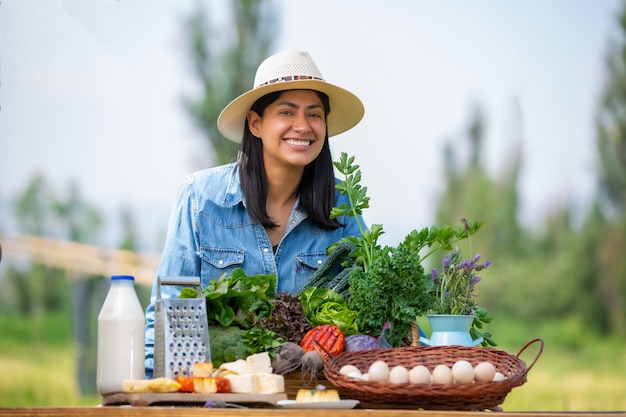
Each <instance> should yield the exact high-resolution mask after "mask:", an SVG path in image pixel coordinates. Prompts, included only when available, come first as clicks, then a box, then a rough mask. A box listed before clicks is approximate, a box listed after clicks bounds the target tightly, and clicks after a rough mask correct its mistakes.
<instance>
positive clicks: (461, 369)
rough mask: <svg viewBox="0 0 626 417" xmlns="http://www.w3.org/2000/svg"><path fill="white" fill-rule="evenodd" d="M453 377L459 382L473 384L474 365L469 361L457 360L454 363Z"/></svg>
mask: <svg viewBox="0 0 626 417" xmlns="http://www.w3.org/2000/svg"><path fill="white" fill-rule="evenodd" d="M452 377H453V378H454V381H455V382H456V383H457V384H471V383H472V382H473V381H474V367H473V366H472V364H471V363H469V362H468V361H456V362H455V363H454V365H452Z"/></svg>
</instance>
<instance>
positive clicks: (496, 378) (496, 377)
mask: <svg viewBox="0 0 626 417" xmlns="http://www.w3.org/2000/svg"><path fill="white" fill-rule="evenodd" d="M493 380H494V381H496V382H498V381H504V380H505V377H504V374H503V373H502V372H496V374H495V375H494V376H493Z"/></svg>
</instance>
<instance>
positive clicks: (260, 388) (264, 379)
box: [256, 373, 285, 394]
mask: <svg viewBox="0 0 626 417" xmlns="http://www.w3.org/2000/svg"><path fill="white" fill-rule="evenodd" d="M280 392H285V377H284V376H282V375H278V374H268V373H258V374H256V394H278V393H280Z"/></svg>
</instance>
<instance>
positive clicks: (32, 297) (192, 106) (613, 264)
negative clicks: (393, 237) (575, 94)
mask: <svg viewBox="0 0 626 417" xmlns="http://www.w3.org/2000/svg"><path fill="white" fill-rule="evenodd" d="M197 4H198V8H197V9H196V10H195V12H193V13H192V14H191V15H189V18H188V20H187V21H186V22H185V27H186V28H187V41H188V44H187V47H188V52H189V57H190V62H191V63H192V65H191V67H192V69H193V72H194V76H195V77H196V78H197V79H198V80H200V82H201V85H202V89H203V91H202V94H201V95H200V97H199V98H195V99H194V98H191V97H183V98H182V102H183V105H184V106H185V108H186V109H188V112H189V116H190V119H191V121H192V122H193V123H195V124H196V125H198V126H200V127H201V128H202V129H203V130H204V132H205V134H206V135H205V136H206V139H207V142H206V144H207V155H211V159H212V163H213V164H214V165H217V164H221V163H224V162H228V161H231V160H233V158H234V156H235V152H236V148H235V147H234V146H233V144H232V143H231V142H230V141H227V140H225V139H224V138H223V137H221V135H219V133H218V132H217V130H216V128H215V122H216V119H217V116H218V114H219V111H220V110H221V109H222V108H223V107H224V105H225V104H226V103H227V102H228V101H229V100H230V99H231V98H232V97H234V96H237V95H238V94H240V93H241V92H243V91H245V90H246V89H247V88H248V84H249V80H250V79H252V78H253V77H254V71H255V69H256V65H257V63H258V62H259V61H260V60H261V59H262V58H263V57H265V56H267V55H269V53H271V51H272V41H271V40H272V39H273V38H274V35H271V36H270V35H269V34H270V33H272V32H273V31H275V30H276V28H277V26H278V24H279V18H278V16H279V14H278V13H277V10H276V4H275V3H274V2H273V1H264V0H247V1H231V2H229V4H230V12H231V18H232V19H233V25H232V32H231V33H222V32H220V34H219V36H218V35H217V34H215V33H214V32H213V29H212V27H211V23H210V21H209V20H207V19H206V11H205V10H203V8H202V6H201V3H199V2H198V3H197ZM617 21H618V24H619V28H620V32H619V34H620V36H621V37H620V38H619V39H618V40H616V42H614V44H613V45H612V48H611V53H610V54H609V56H607V60H606V85H605V87H604V90H603V91H602V97H603V100H602V103H601V105H600V106H599V108H598V109H597V114H596V121H597V123H596V145H597V146H596V149H597V161H598V163H597V166H596V169H597V171H598V172H597V178H598V183H597V187H596V189H597V194H596V195H595V198H594V200H593V201H592V202H591V204H589V207H590V208H589V210H588V211H587V212H585V213H579V212H574V211H573V209H572V208H570V207H557V208H555V209H554V210H553V212H552V213H551V214H550V216H549V217H548V220H547V221H546V222H545V223H544V224H534V225H533V226H532V228H531V227H528V226H523V225H522V224H521V223H520V221H519V218H518V207H519V197H518V188H517V185H518V182H519V180H520V178H519V175H520V166H521V164H522V163H523V161H522V160H521V158H522V156H521V155H522V153H521V152H520V148H521V138H522V136H523V132H522V131H521V129H522V127H523V122H522V119H523V115H522V114H521V113H520V114H519V115H518V116H519V126H520V131H519V132H518V133H519V139H520V142H519V143H517V144H513V145H512V146H511V147H510V153H509V154H508V155H502V158H506V160H507V163H506V164H503V166H505V167H506V168H505V170H504V171H503V172H500V173H499V174H498V175H497V176H495V177H493V176H490V175H489V174H488V173H487V171H486V169H485V168H484V166H483V161H482V160H481V155H482V154H483V151H484V150H483V149H482V145H483V132H484V130H485V119H486V115H484V114H483V112H482V110H481V108H480V103H476V105H475V106H474V107H473V108H471V109H470V114H471V122H470V123H469V125H468V126H467V130H466V133H465V137H464V138H462V139H463V143H464V148H463V149H464V150H463V151H461V150H460V149H459V147H458V146H456V147H455V146H453V145H452V142H451V144H450V146H448V147H447V148H446V149H445V155H444V157H445V158H444V160H445V166H444V170H443V171H444V172H442V175H444V176H445V179H446V186H445V187H444V188H442V190H441V194H440V196H439V201H438V204H437V210H436V216H435V218H436V223H437V224H443V223H452V224H456V223H457V222H458V220H459V218H460V217H466V218H468V219H470V220H484V221H485V224H484V226H483V229H482V230H481V232H480V233H479V234H478V235H476V237H475V238H474V239H473V240H472V244H473V248H472V251H473V252H475V253H480V254H481V255H482V256H483V259H486V260H490V261H492V262H493V266H492V267H491V268H489V269H488V270H486V271H484V274H483V279H482V281H481V284H480V287H479V292H480V294H479V297H480V303H481V304H482V305H484V306H485V307H487V308H488V309H489V310H490V312H491V313H492V315H493V316H494V321H493V323H492V324H491V325H490V328H489V329H488V330H490V331H491V332H492V333H493V334H494V337H495V339H496V341H498V342H499V344H500V346H499V347H500V348H502V349H506V350H507V351H509V352H511V353H516V352H517V351H518V349H519V348H520V347H522V346H523V345H524V343H526V342H527V341H529V340H530V339H532V338H535V337H541V338H543V339H544V340H545V341H546V349H545V351H544V353H543V357H542V358H540V360H539V361H538V363H537V365H536V366H535V367H534V368H533V370H532V372H531V373H530V374H529V383H527V385H526V386H524V387H522V388H518V389H516V390H514V392H513V393H512V394H510V395H509V397H508V398H507V402H506V403H505V405H504V408H505V410H506V411H514V410H538V409H541V410H562V411H568V410H576V411H578V410H599V411H601V410H616V409H621V410H624V409H626V403H625V401H626V400H625V398H626V395H625V394H626V388H625V387H624V384H623V371H624V369H626V354H625V353H624V350H623V344H624V342H625V341H626V257H625V256H624V253H626V215H625V211H624V208H625V207H624V206H625V204H626V172H625V169H626V41H625V39H626V37H625V35H626V8H625V9H624V10H623V11H622V12H621V15H620V16H618V18H617ZM455 143H458V142H455ZM533 151H534V152H541V150H540V149H536V150H533ZM554 169H558V166H556V165H555V166H554ZM10 207H11V208H12V213H11V215H12V217H13V218H14V221H15V222H16V223H17V225H18V230H19V231H20V233H21V234H24V235H35V236H47V237H53V238H57V239H63V240H71V241H75V242H82V243H89V244H94V245H97V244H98V243H99V242H100V238H101V234H102V231H103V229H104V228H106V227H107V225H106V224H104V222H103V220H102V219H103V217H102V216H101V215H100V213H99V212H98V208H97V207H94V206H92V205H90V204H89V202H87V201H84V199H83V198H82V197H81V194H80V190H79V189H78V188H77V187H76V186H75V185H72V184H70V185H69V186H68V187H67V189H66V190H62V191H61V192H59V191H58V190H55V189H54V188H53V187H52V185H51V184H48V183H47V182H46V179H45V177H44V176H36V177H34V178H33V180H32V181H31V183H30V184H29V186H28V187H27V188H26V189H25V190H24V191H23V192H22V193H21V194H20V195H16V196H14V198H12V199H11V201H10ZM3 221H6V220H5V219H0V231H1V230H2V222H3ZM119 221H120V223H121V224H122V225H123V228H124V235H123V236H121V238H120V243H119V248H120V249H127V250H137V249H138V248H137V247H136V242H137V240H138V237H137V235H136V231H135V228H134V227H133V224H134V221H133V213H131V212H129V211H128V210H125V209H122V210H121V211H120V215H119ZM383 223H384V219H383ZM423 226H427V225H423ZM407 232H408V231H407ZM10 250H11V248H10V247H4V252H5V259H4V261H3V263H6V265H3V271H4V272H3V275H2V276H1V277H0V333H1V334H2V340H1V341H0V368H1V369H3V370H4V373H5V375H18V374H19V375H28V376H26V377H24V378H23V379H20V378H17V377H16V378H17V379H16V378H14V377H11V379H10V383H5V382H0V405H18V406H19V405H73V404H94V403H98V402H99V397H98V395H97V393H96V389H95V343H96V340H95V333H96V326H95V325H96V319H97V314H98V312H99V309H100V306H101V304H102V301H103V299H104V296H105V294H106V291H107V289H108V280H107V279H105V278H108V277H102V276H72V275H71V274H70V273H68V272H67V271H65V270H62V269H54V268H49V267H45V266H43V265H39V264H37V263H24V262H21V263H20V262H17V263H15V262H10V261H8V260H7V259H6V257H7V256H6V255H7V252H9V251H10ZM137 289H138V292H139V296H140V299H141V301H142V304H143V306H144V307H145V306H147V304H148V300H149V291H150V288H148V287H145V286H142V285H138V286H137ZM533 354H534V352H533V353H530V354H528V356H524V357H522V358H523V359H524V360H526V361H527V362H530V361H531V360H532V359H533ZM620 369H621V372H620ZM33 375H37V377H36V378H34V377H33ZM570 377H574V381H576V383H573V384H563V381H564V380H565V379H567V378H570ZM35 381H36V384H34V382H35ZM531 398H532V401H530V399H531Z"/></svg>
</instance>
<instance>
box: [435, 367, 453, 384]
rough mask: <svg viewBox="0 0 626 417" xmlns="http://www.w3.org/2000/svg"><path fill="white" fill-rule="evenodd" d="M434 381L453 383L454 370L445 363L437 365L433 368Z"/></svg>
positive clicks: (437, 382)
mask: <svg viewBox="0 0 626 417" xmlns="http://www.w3.org/2000/svg"><path fill="white" fill-rule="evenodd" d="M433 382H434V383H435V384H451V383H452V370H451V369H450V368H449V367H448V366H446V365H444V364H439V365H437V366H435V369H433Z"/></svg>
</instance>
